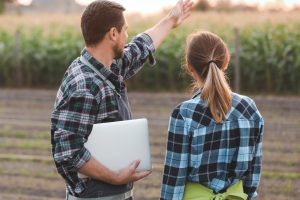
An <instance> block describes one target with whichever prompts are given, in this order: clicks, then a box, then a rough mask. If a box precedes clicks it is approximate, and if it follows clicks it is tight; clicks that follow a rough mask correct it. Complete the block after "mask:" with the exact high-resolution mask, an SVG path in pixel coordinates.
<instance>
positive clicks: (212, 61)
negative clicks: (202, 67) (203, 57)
mask: <svg viewBox="0 0 300 200" xmlns="http://www.w3.org/2000/svg"><path fill="white" fill-rule="evenodd" d="M210 63H216V62H215V61H214V60H211V61H209V62H208V66H209V65H210Z"/></svg>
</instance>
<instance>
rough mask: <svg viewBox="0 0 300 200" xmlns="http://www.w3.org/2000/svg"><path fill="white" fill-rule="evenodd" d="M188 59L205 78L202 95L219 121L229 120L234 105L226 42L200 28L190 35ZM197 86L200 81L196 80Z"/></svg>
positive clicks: (187, 47) (187, 49) (194, 84)
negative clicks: (228, 78)
mask: <svg viewBox="0 0 300 200" xmlns="http://www.w3.org/2000/svg"><path fill="white" fill-rule="evenodd" d="M185 52H186V60H187V61H188V63H189V64H190V65H191V66H192V68H193V69H194V70H195V71H196V72H197V74H198V75H199V77H201V80H202V81H203V82H204V86H203V90H202V92H201V98H202V99H203V100H204V101H205V106H209V109H210V112H211V114H212V116H213V118H214V120H215V121H216V123H225V122H226V114H227V113H228V112H229V111H230V109H231V106H232V104H231V90H230V86H229V84H228V83H227V80H226V79H227V77H226V75H225V73H224V70H225V69H226V68H227V66H228V63H229V60H230V55H229V52H228V49H227V46H226V44H225V42H224V41H223V40H222V39H221V38H220V37H218V36H217V35H215V34H213V33H210V32H207V31H197V32H196V33H193V34H190V35H189V37H188V38H187V46H186V51H185ZM192 86H193V89H196V88H195V86H197V87H198V89H199V86H198V85H197V84H196V81H194V83H193V85H192Z"/></svg>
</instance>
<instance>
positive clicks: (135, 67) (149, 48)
mask: <svg viewBox="0 0 300 200" xmlns="http://www.w3.org/2000/svg"><path fill="white" fill-rule="evenodd" d="M154 52H155V47H154V43H153V41H152V39H151V38H150V36H149V35H147V34H146V33H140V34H138V35H137V36H136V37H134V38H133V40H132V41H131V42H130V43H129V44H127V45H126V46H125V48H124V57H123V58H122V59H121V60H119V64H118V67H119V74H120V75H121V76H122V77H123V80H126V79H128V78H130V77H131V76H133V75H135V74H136V73H137V72H138V71H139V70H140V69H141V67H142V66H143V64H144V63H145V62H146V61H147V59H148V58H149V62H150V65H154V64H155V59H154V56H153V53H154Z"/></svg>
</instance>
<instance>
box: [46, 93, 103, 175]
mask: <svg viewBox="0 0 300 200" xmlns="http://www.w3.org/2000/svg"><path fill="white" fill-rule="evenodd" d="M97 112H98V102H97V101H96V99H95V97H94V96H93V95H92V94H91V93H89V92H88V91H86V90H77V91H75V92H73V93H72V94H71V96H70V98H69V99H68V100H67V101H65V102H64V103H62V104H61V105H59V106H57V108H56V109H55V110H54V112H53V114H52V120H54V121H55V124H56V130H55V132H54V138H53V144H52V146H53V150H54V153H53V157H54V160H55V162H57V163H59V164H60V165H62V166H65V167H67V168H68V170H69V171H74V172H75V171H77V170H78V169H80V168H81V167H82V166H83V165H84V164H85V163H86V162H88V161H89V159H90V158H91V154H90V152H89V151H88V150H87V149H86V148H85V147H84V143H85V142H86V138H88V136H89V134H90V133H91V131H92V128H93V124H94V123H95V119H96V116H97Z"/></svg>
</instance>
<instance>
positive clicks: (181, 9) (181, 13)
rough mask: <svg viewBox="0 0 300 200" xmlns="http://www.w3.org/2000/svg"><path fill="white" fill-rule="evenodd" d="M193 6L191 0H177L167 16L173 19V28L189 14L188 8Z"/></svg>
mask: <svg viewBox="0 0 300 200" xmlns="http://www.w3.org/2000/svg"><path fill="white" fill-rule="evenodd" d="M193 7H194V2H193V1H191V0H186V1H183V0H179V1H178V2H177V4H176V5H175V6H174V7H173V8H172V10H171V12H170V14H169V17H170V18H171V19H172V20H173V21H174V25H173V28H176V27H178V26H179V25H180V24H181V23H182V22H183V21H184V20H185V19H186V18H187V17H189V16H190V14H191V12H190V10H191V9H192V8H193Z"/></svg>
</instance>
